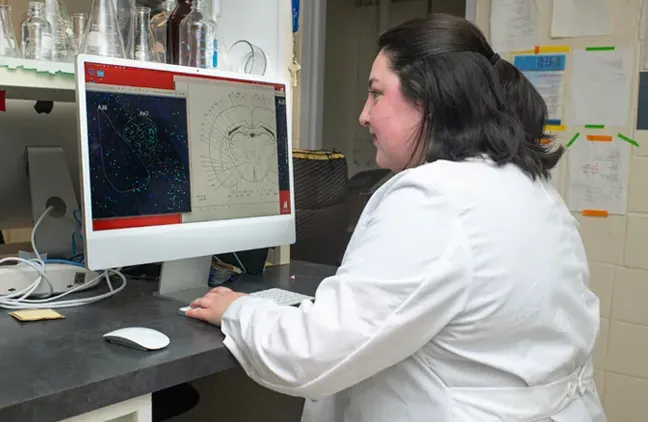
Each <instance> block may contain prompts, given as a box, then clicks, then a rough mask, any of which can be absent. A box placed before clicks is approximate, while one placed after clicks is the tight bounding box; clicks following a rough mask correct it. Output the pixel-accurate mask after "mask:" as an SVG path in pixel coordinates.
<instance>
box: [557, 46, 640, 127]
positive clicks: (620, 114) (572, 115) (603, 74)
mask: <svg viewBox="0 0 648 422" xmlns="http://www.w3.org/2000/svg"><path fill="white" fill-rule="evenodd" d="M572 62H573V64H572V75H571V83H570V87H569V99H568V103H567V124H568V125H570V126H587V125H604V126H616V127H626V126H627V124H628V118H629V115H630V92H631V86H630V85H631V81H632V74H633V71H632V69H633V68H634V53H633V50H632V49H631V48H628V47H614V46H610V47H588V48H586V49H579V50H574V52H573V55H572Z"/></svg>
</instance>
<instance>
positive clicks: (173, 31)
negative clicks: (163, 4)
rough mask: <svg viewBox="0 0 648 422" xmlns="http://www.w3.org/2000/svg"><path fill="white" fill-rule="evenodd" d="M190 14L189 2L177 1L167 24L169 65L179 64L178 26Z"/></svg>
mask: <svg viewBox="0 0 648 422" xmlns="http://www.w3.org/2000/svg"><path fill="white" fill-rule="evenodd" d="M190 12H191V0H178V4H177V5H176V7H175V9H173V13H171V16H169V21H168V22H167V44H166V57H167V63H169V64H180V24H181V23H182V20H183V19H184V18H185V17H186V16H187V15H188V14H189V13H190Z"/></svg>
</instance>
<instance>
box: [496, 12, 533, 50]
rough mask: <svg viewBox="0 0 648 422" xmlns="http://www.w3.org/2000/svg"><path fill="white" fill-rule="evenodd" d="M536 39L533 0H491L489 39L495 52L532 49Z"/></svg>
mask: <svg viewBox="0 0 648 422" xmlns="http://www.w3.org/2000/svg"><path fill="white" fill-rule="evenodd" d="M538 40H539V31H538V6H537V5H536V2H535V0H492V2H491V15H490V41H491V45H492V46H493V49H494V50H495V51H496V52H498V53H507V52H511V51H523V50H532V49H533V47H535V46H536V45H538V44H539V42H538Z"/></svg>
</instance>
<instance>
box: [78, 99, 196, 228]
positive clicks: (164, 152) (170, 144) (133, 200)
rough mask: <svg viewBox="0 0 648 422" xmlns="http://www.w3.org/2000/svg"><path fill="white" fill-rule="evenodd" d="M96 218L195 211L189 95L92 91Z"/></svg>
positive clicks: (90, 115)
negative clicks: (191, 176) (178, 96)
mask: <svg viewBox="0 0 648 422" xmlns="http://www.w3.org/2000/svg"><path fill="white" fill-rule="evenodd" d="M87 109H88V141H89V150H90V178H91V194H92V202H93V217H94V218H110V217H128V216H135V215H156V214H170V213H182V212H189V211H190V210H191V196H190V188H189V151H188V144H187V128H186V102H185V100H184V99H183V98H174V97H161V96H144V95H135V94H125V93H101V92H88V93H87Z"/></svg>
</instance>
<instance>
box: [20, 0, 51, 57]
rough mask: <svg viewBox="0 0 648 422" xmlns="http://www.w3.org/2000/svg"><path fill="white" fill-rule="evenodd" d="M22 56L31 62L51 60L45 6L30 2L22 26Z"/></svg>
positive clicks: (48, 24)
mask: <svg viewBox="0 0 648 422" xmlns="http://www.w3.org/2000/svg"><path fill="white" fill-rule="evenodd" d="M22 56H23V57H24V58H25V59H32V60H46V61H50V60H52V26H51V25H50V23H49V22H48V21H47V19H46V18H45V4H44V3H41V2H39V1H30V2H29V4H28V11H27V20H26V21H25V22H23V24H22Z"/></svg>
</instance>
